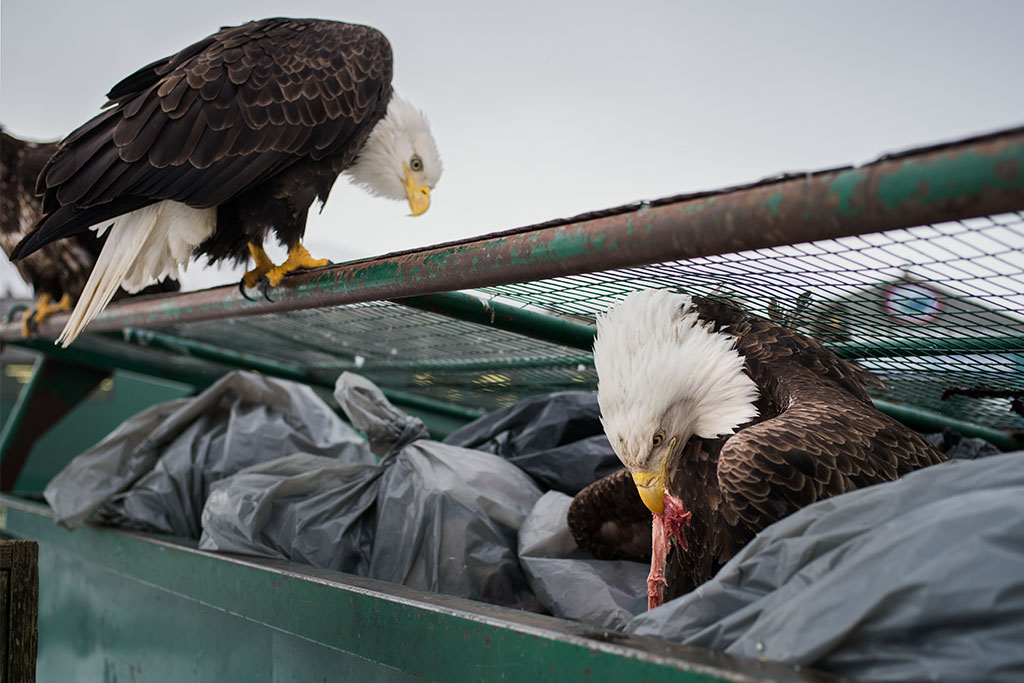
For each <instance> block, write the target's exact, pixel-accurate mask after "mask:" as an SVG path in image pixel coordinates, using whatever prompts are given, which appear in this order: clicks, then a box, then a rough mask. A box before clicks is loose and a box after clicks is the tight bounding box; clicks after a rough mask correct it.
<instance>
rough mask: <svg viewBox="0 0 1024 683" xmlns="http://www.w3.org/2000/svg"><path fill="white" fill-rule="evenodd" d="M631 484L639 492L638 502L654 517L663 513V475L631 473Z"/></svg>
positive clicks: (659, 473) (661, 473) (662, 473)
mask: <svg viewBox="0 0 1024 683" xmlns="http://www.w3.org/2000/svg"><path fill="white" fill-rule="evenodd" d="M633 483H634V484H636V490H637V491H639V492H640V500H642V501H643V502H644V505H646V506H647V509H648V510H650V511H651V512H653V513H654V514H656V515H660V514H662V513H663V512H665V484H666V482H665V473H664V472H658V473H656V474H653V473H651V472H633Z"/></svg>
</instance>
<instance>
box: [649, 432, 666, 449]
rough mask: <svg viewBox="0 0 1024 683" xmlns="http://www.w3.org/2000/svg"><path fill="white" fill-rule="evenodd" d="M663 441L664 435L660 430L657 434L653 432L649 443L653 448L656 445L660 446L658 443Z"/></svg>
mask: <svg viewBox="0 0 1024 683" xmlns="http://www.w3.org/2000/svg"><path fill="white" fill-rule="evenodd" d="M664 441H665V437H664V436H663V435H662V434H661V432H658V433H657V434H655V435H654V439H653V440H652V442H651V444H652V445H653V446H654V447H655V448H657V447H658V446H660V445H661V444H662V442H664Z"/></svg>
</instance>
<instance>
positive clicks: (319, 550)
mask: <svg viewBox="0 0 1024 683" xmlns="http://www.w3.org/2000/svg"><path fill="white" fill-rule="evenodd" d="M335 398H336V399H337V400H338V404H339V405H340V406H341V407H342V409H343V410H344V411H345V412H346V414H347V415H348V416H349V419H350V420H351V421H352V423H353V425H355V426H356V428H358V429H359V430H360V431H362V432H364V433H366V434H367V436H368V437H369V439H370V443H371V446H372V448H373V450H374V451H375V452H376V453H380V454H382V455H383V457H382V459H381V461H380V463H379V464H374V465H366V466H363V465H360V466H353V467H344V466H342V465H341V464H332V463H330V462H324V461H323V460H318V459H305V460H302V459H300V458H299V456H294V457H292V458H285V459H282V460H278V461H276V462H272V463H266V464H264V465H260V466H257V467H252V468H249V469H247V470H244V471H242V472H239V473H238V474H236V475H234V476H232V477H230V478H228V479H225V480H223V481H221V482H219V483H218V484H217V485H216V486H215V487H214V491H213V493H212V494H211V495H210V498H209V500H208V502H207V507H206V509H205V510H204V512H203V531H204V533H203V537H202V539H201V540H200V547H201V548H209V549H219V550H234V551H237V552H250V553H256V554H269V555H271V556H277V557H286V558H289V559H300V560H302V561H306V562H310V563H311V564H315V565H317V566H321V567H331V568H335V569H341V570H344V571H349V572H353V573H357V574H360V575H362V576H368V577H371V578H376V579H382V580H384V581H391V582H394V583H400V584H404V585H406V586H411V587H413V588H418V589H420V590H426V591H434V592H439V593H445V594H448V595H457V596H460V597H466V598H471V599H475V600H483V601H487V602H492V603H496V604H502V605H508V606H513V607H521V608H526V609H539V605H538V604H537V601H536V599H535V598H534V597H533V593H532V591H531V590H530V588H529V585H528V583H527V581H526V577H525V575H524V574H523V571H522V569H521V567H520V566H519V561H518V557H517V553H516V547H517V546H516V543H517V534H518V532H519V527H520V525H521V524H522V522H523V520H524V519H525V518H526V516H527V515H528V514H529V512H530V510H531V509H532V508H533V505H534V503H535V502H536V501H537V499H538V498H539V497H540V490H539V489H538V488H537V486H536V485H535V484H534V483H533V481H532V480H531V479H530V478H529V477H528V476H527V475H526V474H524V473H523V472H522V471H520V470H519V469H518V468H516V467H515V466H514V465H511V464H510V463H508V462H506V461H504V460H502V459H501V458H498V457H495V456H493V455H490V454H487V453H481V452H478V451H472V450H467V449H464V448H457V447H455V446H448V445H445V444H442V443H439V442H436V441H430V440H428V439H427V438H426V437H427V432H426V429H425V428H424V427H423V424H422V423H421V422H420V421H419V420H418V419H416V418H413V417H410V416H408V415H405V414H404V413H402V412H401V411H400V410H398V409H397V408H395V407H394V406H393V405H391V404H390V403H389V402H388V401H387V399H386V398H385V397H384V395H383V394H382V393H381V391H380V389H378V388H377V387H376V386H374V385H373V384H372V383H371V382H369V381H368V380H366V379H364V378H362V377H360V376H358V375H354V374H351V373H345V374H343V375H342V376H341V377H340V378H339V379H338V383H337V387H336V390H335ZM368 529H372V534H368V533H367V530H368ZM349 535H354V536H352V537H350V536H349ZM368 536H369V537H370V539H371V540H369V541H368V540H367V537H368Z"/></svg>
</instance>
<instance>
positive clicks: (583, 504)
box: [567, 469, 651, 562]
mask: <svg viewBox="0 0 1024 683" xmlns="http://www.w3.org/2000/svg"><path fill="white" fill-rule="evenodd" d="M567 522H568V524H569V529H570V530H571V531H572V535H573V538H574V539H576V544H577V545H578V546H580V547H581V548H583V549H584V550H586V551H588V552H590V553H592V554H593V555H594V556H595V557H597V558H598V559H601V560H634V561H637V562H649V561H650V559H651V512H650V510H648V509H647V508H646V507H645V506H644V503H643V501H642V500H641V499H640V495H639V494H638V493H637V491H636V485H634V484H633V479H632V477H630V475H629V472H628V471H626V470H624V469H622V470H618V471H616V472H613V473H612V474H609V475H608V476H606V477H603V478H602V479H598V480H597V481H595V482H594V483H592V484H590V485H589V486H587V487H585V488H583V489H582V490H581V491H580V492H579V493H577V494H576V495H575V496H573V499H572V503H571V504H570V505H569V512H568V514H567Z"/></svg>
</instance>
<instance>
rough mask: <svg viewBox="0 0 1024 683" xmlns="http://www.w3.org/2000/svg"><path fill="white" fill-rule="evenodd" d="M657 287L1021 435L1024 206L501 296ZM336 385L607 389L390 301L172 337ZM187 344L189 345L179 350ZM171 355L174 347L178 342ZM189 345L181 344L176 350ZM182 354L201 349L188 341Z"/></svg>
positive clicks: (454, 390)
mask: <svg viewBox="0 0 1024 683" xmlns="http://www.w3.org/2000/svg"><path fill="white" fill-rule="evenodd" d="M644 287H658V288H673V289H677V290H679V291H683V292H686V293H690V294H697V295H702V296H709V297H714V298H721V299H727V300H730V301H732V302H733V303H736V304H739V305H741V306H743V307H744V308H746V309H748V310H750V311H752V312H754V313H757V314H760V315H764V316H767V317H769V318H771V319H773V320H776V321H777V322H780V323H783V324H786V325H789V326H791V327H794V328H796V329H798V330H800V331H802V332H804V333H806V334H809V335H811V336H814V337H817V338H818V339H821V340H822V341H823V342H825V343H826V344H828V345H829V346H830V347H831V348H833V349H835V350H836V351H837V352H838V353H839V354H840V355H842V356H843V357H845V358H849V359H854V360H856V361H857V362H859V363H861V364H862V365H863V366H865V367H867V368H869V369H870V370H872V371H874V372H875V373H877V374H878V375H879V376H880V377H881V378H882V379H883V381H884V382H885V384H886V385H885V387H884V388H881V389H878V390H876V391H875V395H876V397H878V398H882V399H886V400H890V401H893V402H898V403H903V404H907V405H911V406H915V407H919V408H926V409H929V410H932V411H936V412H939V413H943V414H946V415H948V416H950V417H954V418H957V419H960V420H969V421H973V422H977V423H979V424H983V425H987V426H990V427H996V428H1001V429H1006V428H1022V427H1024V419H1022V418H1021V417H1020V416H1019V415H1017V414H1015V413H1013V412H1012V411H1011V407H1012V406H1013V405H1014V403H1013V402H1014V400H1015V399H1019V400H1024V396H1022V395H1021V392H1024V214H1021V213H1015V214H1004V215H999V216H992V217H988V218H979V219H974V220H967V221H958V222H950V223H942V224H936V225H929V226H921V227H917V228H911V229H907V230H893V231H888V232H881V233H873V234H866V235H861V236H857V237H847V238H842V239H835V240H825V241H818V242H813V243H805V244H795V245H789V246H783V247H777V248H772V249H761V250H757V251H748V252H741V253H733V254H723V255H719V256H712V257H705V258H695V259H690V260H686V261H675V262H668V263H660V264H654V265H649V266H644V267H638V268H630V269H624V270H610V271H602V272H595V273H588V274H583V275H574V276H567V277H559V278H554V279H548V280H539V281H534V282H526V283H522V284H514V285H502V286H496V287H491V288H488V289H486V290H483V291H482V292H481V293H482V294H483V295H484V296H485V297H489V298H490V299H491V300H492V301H501V302H504V303H511V304H512V305H514V306H516V307H523V308H528V309H530V310H532V311H542V312H546V313H548V314H549V315H552V316H555V317H560V318H565V319H569V320H572V321H577V322H579V321H582V322H588V323H592V322H593V320H594V316H595V314H597V313H599V312H601V311H604V310H606V309H608V308H609V307H611V306H612V305H613V304H614V303H615V302H616V301H618V300H620V299H621V298H623V297H624V296H625V295H626V294H628V293H629V292H631V291H634V290H636V289H640V288H644ZM159 332H160V333H161V334H165V335H169V336H171V337H176V338H179V339H183V340H186V341H191V342H198V343H202V344H205V345H209V346H210V347H215V348H221V349H226V350H230V353H231V354H234V355H236V356H237V357H238V359H239V361H238V363H236V365H241V366H245V364H246V359H249V360H251V359H262V360H265V361H267V362H272V363H278V364H280V365H281V367H284V368H285V369H290V373H288V374H289V376H302V377H307V378H309V379H311V380H315V381H316V382H317V383H318V384H320V385H321V386H329V385H330V383H331V382H333V380H334V378H335V377H337V375H338V374H339V373H340V372H341V371H343V370H355V371H357V372H360V373H362V374H364V375H366V376H367V377H369V378H370V379H372V380H373V381H374V382H376V383H378V384H379V385H380V386H382V387H383V388H385V389H390V390H395V391H403V392H408V393H413V394H418V395H421V396H424V397H428V398H433V399H437V400H441V401H444V402H447V403H454V404H459V405H461V406H463V407H468V408H472V409H485V410H487V409H493V408H496V407H501V406H505V405H510V404H512V403H514V402H516V401H518V400H520V399H522V398H524V397H525V396H529V395H533V394H538V393H544V392H549V391H558V390H565V389H587V390H592V389H594V388H596V384H597V377H596V374H595V372H594V368H593V364H592V359H591V357H590V354H589V353H588V350H587V349H576V348H570V347H566V346H561V345H558V344H553V343H550V342H545V341H540V340H537V339H533V338H530V337H529V336H525V335H522V334H517V333H516V332H509V331H503V330H500V329H495V328H492V327H486V326H481V325H478V324H475V323H471V322H464V321H461V320H457V319H454V318H449V317H446V316H443V315H439V314H435V313H429V312H424V311H419V310H414V309H411V308H407V307H405V306H401V305H398V304H394V303H389V302H374V303H366V304H355V305H351V306H342V307H330V308H320V309H311V310H299V311H292V312H288V313H277V314H272V315H265V316H258V317H243V318H225V319H219V320H214V321H209V322H191V323H183V324H179V325H176V326H173V327H169V328H168V327H165V328H161V329H160V330H159ZM172 347H173V345H172ZM164 350H165V352H166V351H167V350H168V349H167V348H166V346H165V348H164ZM171 350H172V351H173V348H171ZM182 353H190V351H188V350H186V349H184V348H183V349H182Z"/></svg>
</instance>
